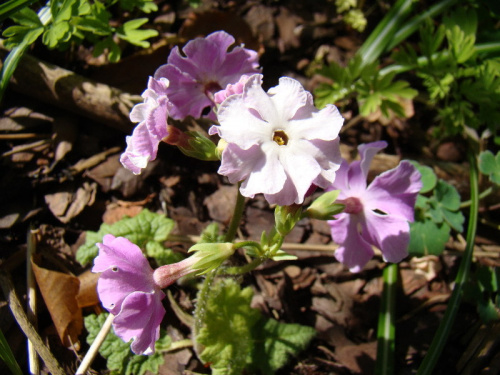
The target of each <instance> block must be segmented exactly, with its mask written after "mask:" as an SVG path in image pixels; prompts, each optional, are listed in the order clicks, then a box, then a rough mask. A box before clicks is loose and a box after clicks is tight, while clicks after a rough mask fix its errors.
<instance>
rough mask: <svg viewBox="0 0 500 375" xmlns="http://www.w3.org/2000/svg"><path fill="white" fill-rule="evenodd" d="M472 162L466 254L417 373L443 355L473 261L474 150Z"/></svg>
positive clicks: (424, 372)
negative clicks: (441, 317) (442, 314)
mask: <svg viewBox="0 0 500 375" xmlns="http://www.w3.org/2000/svg"><path fill="white" fill-rule="evenodd" d="M469 163H470V199H471V206H470V214H469V224H468V227H467V238H466V240H467V245H466V246H465V252H464V256H463V257H462V261H461V262H460V267H459V269H458V274H457V277H456V278H455V288H453V292H452V294H451V297H450V301H449V302H448V307H447V308H446V312H445V314H444V317H443V321H442V322H441V324H440V325H439V328H438V331H437V332H436V335H435V336H434V339H433V340H432V344H431V346H430V348H429V351H428V352H427V355H426V356H425V358H424V360H423V362H422V364H421V365H420V367H419V369H418V372H417V375H430V374H432V372H433V370H434V367H435V366H436V363H437V361H438V359H439V357H440V356H441V353H442V351H443V348H444V346H445V344H446V341H447V340H448V336H449V335H450V331H451V328H452V326H453V322H454V321H455V317H456V315H457V311H458V308H459V306H460V300H461V298H462V293H463V287H464V284H465V282H466V281H467V277H468V275H469V269H470V265H471V262H472V252H473V250H474V239H475V237H476V229H477V218H478V208H479V194H478V172H477V160H476V157H475V155H473V152H472V151H469Z"/></svg>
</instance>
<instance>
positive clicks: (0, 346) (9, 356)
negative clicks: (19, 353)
mask: <svg viewBox="0 0 500 375" xmlns="http://www.w3.org/2000/svg"><path fill="white" fill-rule="evenodd" d="M0 358H1V359H2V361H4V362H5V364H6V365H7V367H8V368H9V370H10V372H12V374H14V375H22V374H23V372H22V371H21V368H20V367H19V364H18V363H17V361H16V357H15V356H14V353H12V349H11V348H10V346H9V343H8V342H7V339H6V338H5V336H4V334H3V332H2V330H1V329H0Z"/></svg>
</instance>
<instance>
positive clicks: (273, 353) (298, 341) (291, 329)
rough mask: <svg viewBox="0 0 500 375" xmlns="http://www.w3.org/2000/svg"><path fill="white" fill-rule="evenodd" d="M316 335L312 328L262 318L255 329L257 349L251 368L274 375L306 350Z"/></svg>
mask: <svg viewBox="0 0 500 375" xmlns="http://www.w3.org/2000/svg"><path fill="white" fill-rule="evenodd" d="M315 335H316V330H315V329H314V328H312V327H308V326H303V325H300V324H286V323H280V322H278V321H277V320H274V319H264V318H262V319H260V320H259V322H258V323H257V324H256V326H255V329H254V340H255V348H254V350H253V352H252V357H251V367H252V368H256V369H258V370H260V372H261V373H262V374H265V375H272V374H274V373H275V372H276V371H277V370H278V369H280V368H281V367H283V366H284V365H285V364H286V363H287V362H288V360H289V359H290V357H293V356H296V355H297V354H298V353H299V352H301V351H302V350H304V349H306V348H307V346H308V345H309V343H310V341H311V340H312V339H313V338H314V336H315Z"/></svg>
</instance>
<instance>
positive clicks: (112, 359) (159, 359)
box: [84, 313, 171, 375]
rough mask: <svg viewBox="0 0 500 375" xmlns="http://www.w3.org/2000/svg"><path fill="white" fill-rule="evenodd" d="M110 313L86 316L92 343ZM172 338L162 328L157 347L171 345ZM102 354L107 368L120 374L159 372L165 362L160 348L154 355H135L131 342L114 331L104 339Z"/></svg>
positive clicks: (100, 351)
mask: <svg viewBox="0 0 500 375" xmlns="http://www.w3.org/2000/svg"><path fill="white" fill-rule="evenodd" d="M107 316H108V314H107V313H103V314H100V315H99V316H96V315H93V314H92V315H88V316H86V317H85V321H84V322H85V328H86V329H87V331H88V333H89V334H88V336H87V342H88V343H89V344H91V343H92V342H93V341H94V340H95V337H96V336H97V334H98V333H99V331H100V330H101V327H102V326H103V324H104V322H105V320H106V318H107ZM170 343H171V339H170V337H169V336H168V335H167V334H166V332H165V331H164V330H160V339H159V340H158V341H157V343H156V345H158V346H156V345H155V348H156V349H158V348H159V347H161V348H164V347H168V346H170ZM99 354H101V355H102V356H103V357H104V358H105V359H106V361H107V368H108V370H111V374H120V375H122V374H123V375H142V374H145V373H146V372H147V371H149V372H151V373H153V374H157V373H158V369H159V367H160V366H161V365H162V364H163V361H164V359H163V354H161V353H159V352H158V350H157V351H155V353H153V354H152V355H149V356H147V355H135V354H134V353H133V352H132V351H131V350H130V343H126V342H124V341H123V340H122V339H120V338H119V337H118V336H116V335H115V334H114V333H113V332H109V333H108V335H107V336H106V339H105V340H104V342H103V344H102V346H101V348H100V349H99Z"/></svg>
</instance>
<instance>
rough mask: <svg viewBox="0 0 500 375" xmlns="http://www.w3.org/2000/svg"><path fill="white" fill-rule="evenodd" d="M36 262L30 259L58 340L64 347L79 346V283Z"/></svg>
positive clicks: (37, 259)
mask: <svg viewBox="0 0 500 375" xmlns="http://www.w3.org/2000/svg"><path fill="white" fill-rule="evenodd" d="M38 262H39V258H35V257H33V258H32V262H31V263H32V267H33V273H34V274H35V278H36V282H37V284H38V287H39V288H40V292H41V294H42V297H43V300H44V301H45V305H46V306H47V309H48V310H49V313H50V316H51V318H52V322H53V323H54V326H55V327H56V330H57V333H58V335H59V338H60V339H61V342H62V343H63V345H64V346H66V347H71V346H72V345H73V346H74V345H79V341H78V336H79V335H80V333H81V332H82V329H83V318H82V311H81V310H80V308H79V306H78V303H77V301H76V295H77V294H78V290H79V288H80V281H79V280H78V278H77V277H75V276H72V275H67V274H65V273H62V272H57V271H52V270H48V269H46V268H42V267H40V266H38V264H37V263H38ZM75 347H78V346H75Z"/></svg>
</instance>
